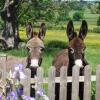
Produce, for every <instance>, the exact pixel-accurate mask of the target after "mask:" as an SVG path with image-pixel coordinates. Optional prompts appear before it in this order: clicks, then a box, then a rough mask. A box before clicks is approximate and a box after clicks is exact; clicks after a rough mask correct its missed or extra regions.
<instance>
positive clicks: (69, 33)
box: [66, 20, 77, 41]
mask: <svg viewBox="0 0 100 100" xmlns="http://www.w3.org/2000/svg"><path fill="white" fill-rule="evenodd" d="M66 33H67V36H68V38H69V41H70V40H72V39H73V38H74V37H75V36H77V34H76V33H75V32H74V25H73V21H72V20H70V21H69V22H68V25H67V30H66Z"/></svg>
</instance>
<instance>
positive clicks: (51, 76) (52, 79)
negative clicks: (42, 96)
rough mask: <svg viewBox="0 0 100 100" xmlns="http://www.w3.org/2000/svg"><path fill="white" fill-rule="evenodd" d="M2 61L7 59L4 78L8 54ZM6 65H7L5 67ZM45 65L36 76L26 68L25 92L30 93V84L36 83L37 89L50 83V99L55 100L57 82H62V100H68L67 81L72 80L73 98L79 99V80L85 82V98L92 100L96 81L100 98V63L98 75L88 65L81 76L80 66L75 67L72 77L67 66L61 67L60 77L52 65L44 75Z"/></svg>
mask: <svg viewBox="0 0 100 100" xmlns="http://www.w3.org/2000/svg"><path fill="white" fill-rule="evenodd" d="M2 61H5V65H3V67H2V73H3V74H2V78H3V80H5V79H6V67H7V66H6V56H5V57H4V56H2ZM4 66H6V67H4ZM44 71H45V70H44V69H43V67H39V68H38V69H37V75H36V77H35V78H33V79H32V78H31V72H30V70H29V69H25V74H26V75H27V78H26V79H25V80H21V83H22V84H23V86H24V94H25V95H27V96H29V95H30V88H29V87H30V84H33V83H35V88H36V91H37V90H40V89H43V84H44V83H46V84H48V97H49V99H50V100H55V83H60V94H59V95H60V100H66V97H67V96H66V94H67V88H66V87H67V83H68V82H72V100H78V92H79V90H78V89H79V82H84V100H91V82H92V81H96V99H95V100H100V65H98V66H97V68H96V75H91V66H89V65H88V66H86V67H85V70H84V76H79V67H77V66H74V67H73V72H72V73H73V74H72V77H67V69H66V67H65V66H63V67H62V68H61V72H60V77H56V76H55V67H53V66H52V67H50V68H49V71H48V77H44Z"/></svg>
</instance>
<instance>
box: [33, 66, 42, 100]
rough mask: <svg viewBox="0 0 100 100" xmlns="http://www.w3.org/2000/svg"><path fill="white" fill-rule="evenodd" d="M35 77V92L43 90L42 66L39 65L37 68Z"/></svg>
mask: <svg viewBox="0 0 100 100" xmlns="http://www.w3.org/2000/svg"><path fill="white" fill-rule="evenodd" d="M36 78H37V81H36V84H35V87H36V92H37V91H40V90H43V68H42V67H39V68H38V69H37V77H36ZM36 100H38V95H37V93H36Z"/></svg>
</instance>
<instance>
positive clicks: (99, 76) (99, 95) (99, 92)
mask: <svg viewBox="0 0 100 100" xmlns="http://www.w3.org/2000/svg"><path fill="white" fill-rule="evenodd" d="M96 100H100V65H98V66H97V69H96Z"/></svg>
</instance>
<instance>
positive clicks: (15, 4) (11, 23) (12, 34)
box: [1, 0, 22, 47]
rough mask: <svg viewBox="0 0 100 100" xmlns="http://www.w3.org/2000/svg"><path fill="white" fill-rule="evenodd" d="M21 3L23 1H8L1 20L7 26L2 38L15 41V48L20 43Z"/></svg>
mask: <svg viewBox="0 0 100 100" xmlns="http://www.w3.org/2000/svg"><path fill="white" fill-rule="evenodd" d="M21 2H22V0H6V1H5V4H4V7H3V9H2V11H1V18H2V20H3V21H4V24H5V26H4V30H3V33H2V37H4V39H5V40H8V39H9V38H11V39H13V40H14V42H13V44H12V45H13V47H17V46H18V43H19V27H18V25H19V24H18V15H19V6H20V3H21Z"/></svg>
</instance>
